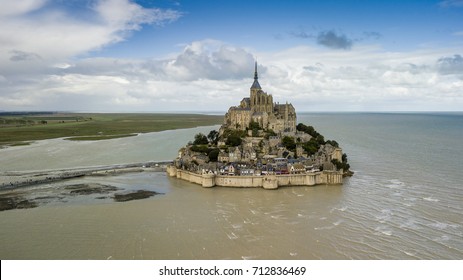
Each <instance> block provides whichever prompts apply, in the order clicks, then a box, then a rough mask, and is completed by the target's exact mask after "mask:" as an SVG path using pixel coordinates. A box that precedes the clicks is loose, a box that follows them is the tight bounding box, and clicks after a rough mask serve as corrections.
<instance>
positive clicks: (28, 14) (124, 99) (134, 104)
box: [0, 0, 463, 112]
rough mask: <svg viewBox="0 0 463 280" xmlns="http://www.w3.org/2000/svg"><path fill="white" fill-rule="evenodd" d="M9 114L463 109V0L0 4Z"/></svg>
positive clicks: (0, 99)
mask: <svg viewBox="0 0 463 280" xmlns="http://www.w3.org/2000/svg"><path fill="white" fill-rule="evenodd" d="M0 4H2V10H1V11H0V26H2V28H1V29H0V42H1V43H0V110H3V111H12V110H14V111H17V110H70V111H92V112H161V111H200V112H201V111H226V110H227V109H228V107H230V106H234V105H237V104H238V103H239V100H241V98H242V97H245V96H247V95H248V94H249V87H250V85H251V84H252V78H253V70H254V69H253V66H254V63H253V62H254V60H255V59H257V60H258V64H259V74H260V75H259V77H260V84H261V86H262V87H263V89H264V90H265V91H267V92H268V93H270V94H273V96H274V100H275V101H279V102H286V101H289V102H291V103H293V105H294V106H295V108H296V110H297V111H433V110H437V111H447V110H450V111H452V110H459V111H461V110H462V108H463V57H462V56H463V0H443V1H334V0H333V1H326V0H325V1H296V0H293V1H268V0H267V1H257V0H256V1H199V0H195V1H181V0H179V1H170V0H159V1H150V0H140V1H130V0H81V1H78V0H67V1H65V0H16V1H7V0H0Z"/></svg>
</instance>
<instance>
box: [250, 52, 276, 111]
mask: <svg viewBox="0 0 463 280" xmlns="http://www.w3.org/2000/svg"><path fill="white" fill-rule="evenodd" d="M258 79H259V78H258V75H257V61H256V64H255V68H254V82H253V83H252V86H251V110H252V111H253V112H265V113H267V114H269V113H271V112H272V111H273V96H272V95H268V94H267V93H266V92H264V91H263V90H262V88H261V87H260V84H259V80H258Z"/></svg>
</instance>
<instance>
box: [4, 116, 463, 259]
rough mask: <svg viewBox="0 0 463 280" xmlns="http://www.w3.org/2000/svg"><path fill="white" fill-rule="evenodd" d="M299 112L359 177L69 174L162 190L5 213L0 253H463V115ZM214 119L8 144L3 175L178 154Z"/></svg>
mask: <svg viewBox="0 0 463 280" xmlns="http://www.w3.org/2000/svg"><path fill="white" fill-rule="evenodd" d="M298 122H303V123H305V124H308V125H313V126H314V127H315V129H316V130H317V131H319V132H320V133H321V134H323V135H324V136H325V139H334V140H336V141H337V142H338V143H339V144H340V146H341V147H342V148H343V152H345V153H347V155H348V159H349V163H350V165H351V169H352V170H353V171H354V172H355V174H354V176H353V177H351V178H346V179H345V180H344V184H343V185H340V186H324V185H321V186H315V187H285V188H280V189H277V190H272V191H269V190H264V189H233V188H220V187H215V188H209V189H205V188H202V187H200V186H198V185H195V184H191V183H187V182H184V181H180V180H177V179H174V178H169V177H167V176H166V175H165V174H164V173H155V172H144V173H130V174H123V175H117V176H108V177H86V178H81V179H77V180H71V182H72V183H79V182H80V183H82V182H84V183H85V182H94V183H102V184H110V185H117V186H118V187H123V188H124V187H125V188H135V187H139V188H143V189H150V190H156V191H157V192H162V193H164V194H163V195H158V196H155V197H152V198H149V199H145V200H139V201H130V202H125V203H117V202H110V201H108V200H103V201H99V200H94V201H91V202H88V201H87V202H82V203H69V202H56V203H51V204H48V205H45V206H40V207H38V208H33V209H24V210H10V211H3V212H0V225H1V227H0V258H2V259H462V258H463V203H462V202H463V180H462V179H461V175H460V174H461V170H462V169H463V150H462V149H461V140H462V139H463V114H460V113H413V114H409V113H403V114H402V113H401V114H399V113H390V114H388V113H313V114H312V113H311V114H299V115H298ZM211 129H217V127H204V128H196V129H185V130H175V131H166V132H159V133H149V134H144V135H139V136H137V137H129V138H123V139H113V140H106V141H95V142H85V143H83V142H69V141H65V140H62V139H54V140H47V141H39V142H37V143H35V144H32V145H31V146H23V147H12V148H8V149H3V150H0V173H1V172H3V171H4V170H6V171H15V170H16V171H24V170H41V169H57V168H62V167H75V166H95V165H104V164H115V163H124V162H143V161H147V160H166V159H171V158H174V157H175V156H176V154H177V150H178V148H180V147H181V146H182V145H184V144H185V143H186V142H187V141H190V140H192V139H193V137H194V134H195V133H198V132H203V133H207V132H208V131H209V130H211ZM44 151H47V152H44ZM41 157H45V159H46V160H45V161H42V162H41V163H40V165H38V164H37V163H32V160H30V159H36V158H41Z"/></svg>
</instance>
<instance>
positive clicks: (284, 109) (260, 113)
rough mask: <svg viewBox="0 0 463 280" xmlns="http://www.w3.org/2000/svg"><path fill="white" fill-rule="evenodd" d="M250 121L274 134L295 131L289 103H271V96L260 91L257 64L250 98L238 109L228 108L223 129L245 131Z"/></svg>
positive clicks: (293, 114) (294, 116)
mask: <svg viewBox="0 0 463 280" xmlns="http://www.w3.org/2000/svg"><path fill="white" fill-rule="evenodd" d="M251 121H253V122H256V123H258V124H259V126H260V127H261V128H263V129H271V130H273V131H274V132H276V133H281V132H294V131H296V110H295V109H294V107H293V105H292V104H291V103H289V104H288V103H286V104H285V105H280V104H276V103H273V96H272V95H271V94H267V93H266V92H264V91H263V90H262V88H261V86H260V84H259V77H258V74H257V62H256V63H255V66H254V82H253V83H252V85H251V88H250V97H247V98H243V100H241V102H240V105H239V106H238V107H237V106H233V107H230V109H229V110H228V112H227V113H226V114H225V120H224V129H225V128H229V129H238V130H245V129H247V128H248V127H249V124H250V123H251Z"/></svg>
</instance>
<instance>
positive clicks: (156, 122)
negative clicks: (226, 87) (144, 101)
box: [0, 113, 223, 146]
mask: <svg viewBox="0 0 463 280" xmlns="http://www.w3.org/2000/svg"><path fill="white" fill-rule="evenodd" d="M222 121H223V116H218V115H201V114H157V113H151V114H147V113H143V114H142V113H132V114H127V113H108V114H104V113H94V114H93V113H85V114H79V113H49V114H44V115H29V114H24V115H17V114H15V115H2V116H0V146H14V145H27V144H28V143H29V141H35V140H44V139H52V138H62V137H69V140H80V141H82V140H83V141H85V140H92V141H94V140H106V139H114V138H119V137H128V136H132V135H135V134H137V133H148V132H158V131H164V130H172V129H180V128H192V127H198V126H208V125H216V124H220V123H222Z"/></svg>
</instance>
